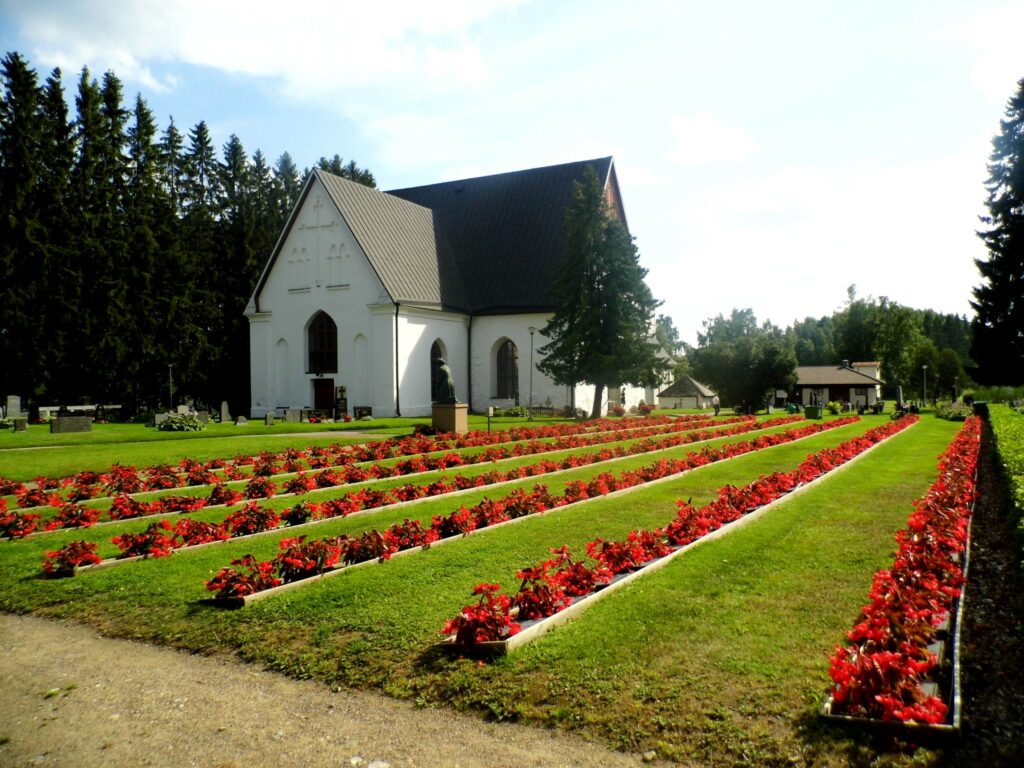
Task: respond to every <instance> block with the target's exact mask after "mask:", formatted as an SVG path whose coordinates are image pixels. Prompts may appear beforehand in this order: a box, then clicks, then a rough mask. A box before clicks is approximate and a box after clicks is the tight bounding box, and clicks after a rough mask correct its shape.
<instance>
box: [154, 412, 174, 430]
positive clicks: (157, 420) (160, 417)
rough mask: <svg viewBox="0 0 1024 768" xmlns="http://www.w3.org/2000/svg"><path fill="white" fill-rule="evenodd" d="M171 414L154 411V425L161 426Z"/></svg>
mask: <svg viewBox="0 0 1024 768" xmlns="http://www.w3.org/2000/svg"><path fill="white" fill-rule="evenodd" d="M170 415H171V414H169V413H154V414H153V426H154V427H159V426H160V424H161V423H163V422H165V421H167V419H168V418H169V417H170Z"/></svg>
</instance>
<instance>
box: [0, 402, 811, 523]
mask: <svg viewBox="0 0 1024 768" xmlns="http://www.w3.org/2000/svg"><path fill="white" fill-rule="evenodd" d="M795 418H796V417H782V418H779V419H771V420H768V421H764V422H760V423H758V422H756V421H754V420H752V419H745V420H742V421H741V422H740V423H739V424H734V425H733V426H731V427H727V428H725V429H717V430H702V431H699V432H693V431H690V432H682V431H681V430H680V431H677V432H674V433H673V434H671V435H668V436H666V437H664V438H662V439H661V440H655V439H653V438H648V439H646V440H642V441H640V442H637V443H633V444H631V445H625V446H618V447H617V448H616V449H615V450H614V451H602V452H600V453H599V454H593V455H591V456H580V457H570V458H568V459H566V460H565V461H563V462H562V463H561V464H556V463H555V462H540V463H539V464H537V465H534V467H532V468H531V467H527V468H524V469H521V470H518V472H519V473H518V474H516V473H515V472H511V473H506V474H505V475H504V476H502V473H489V474H490V475H493V476H494V477H493V478H491V479H486V478H487V476H485V479H484V480H478V478H472V479H467V480H466V481H465V482H460V481H461V480H462V478H457V479H456V482H455V485H454V486H452V487H447V488H446V487H445V484H444V483H443V482H441V483H434V484H430V485H425V486H404V487H403V488H400V489H395V490H394V491H392V493H393V494H395V495H396V498H394V499H393V500H392V501H389V502H382V503H381V504H377V505H376V506H381V505H382V504H384V503H395V502H397V501H408V500H409V499H412V498H420V497H423V496H436V495H439V494H441V493H448V492H450V491H452V490H460V489H461V488H464V487H473V486H481V485H488V484H490V483H496V482H504V481H505V480H509V479H514V478H517V477H520V478H521V477H528V476H532V475H538V474H544V473H547V472H555V471H558V470H560V469H567V468H570V467H574V466H582V465H583V464H588V463H593V462H594V461H606V460H608V459H611V458H617V457H622V456H630V455H637V454H641V453H647V452H652V451H658V450H664V449H667V448H671V447H674V446H679V445H686V444H688V443H693V442H699V441H701V440H709V439H713V438H716V437H727V436H731V435H737V434H742V433H743V432H749V431H753V430H755V429H767V428H769V427H774V426H779V425H782V424H787V423H791V422H792V421H793V420H794V419H795ZM672 426H673V427H675V429H676V430H679V427H677V426H676V425H672ZM646 432H647V430H622V431H620V432H618V433H616V437H615V438H613V439H616V440H629V439H636V438H637V437H638V436H642V435H643V434H645V433H646ZM608 439H609V438H608V437H603V436H592V437H587V436H570V437H563V438H558V439H556V440H555V441H553V442H550V443H542V442H538V441H531V442H528V443H517V444H516V445H514V446H513V447H511V448H509V447H505V446H499V447H494V448H489V449H487V450H486V451H484V452H482V453H477V454H471V455H463V454H457V453H448V454H443V455H441V456H415V457H413V458H411V459H408V460H406V461H401V462H399V463H397V464H394V465H391V466H386V465H382V464H374V465H372V466H370V467H361V466H356V465H350V466H347V467H340V468H338V469H324V470H320V471H317V472H315V473H310V474H307V473H304V472H300V473H298V475H296V476H295V477H293V478H291V479H290V480H288V481H286V482H285V483H284V484H283V487H281V488H280V489H279V486H278V485H277V484H275V483H274V481H273V480H271V479H269V478H267V477H262V476H258V477H253V478H252V479H250V480H249V482H248V483H246V486H245V489H244V491H236V490H233V489H231V488H228V487H227V486H226V485H223V484H218V485H215V486H214V487H213V488H212V489H211V490H210V494H209V496H208V497H207V498H205V499H203V498H201V497H199V496H164V497H162V498H159V499H156V500H154V501H151V502H144V501H140V500H137V499H133V498H131V496H129V495H127V494H123V493H119V494H118V495H117V496H115V497H114V501H113V503H112V504H111V507H110V509H109V510H108V511H107V518H108V520H110V521H116V520H128V519H131V518H137V517H148V516H152V515H162V514H169V513H176V512H194V511H195V510H197V509H202V508H204V507H207V506H214V505H222V504H226V505H230V504H234V503H236V502H238V501H241V500H242V499H266V498H271V497H273V496H276V495H278V494H279V490H280V493H291V494H303V493H307V492H309V491H312V490H321V489H326V488H335V487H338V486H341V485H348V484H351V483H360V482H365V481H367V480H376V479H383V478H388V477H400V476H404V475H411V474H418V473H421V472H431V471H435V470H440V469H448V468H450V467H458V466H469V465H473V464H482V463H486V462H494V461H500V460H503V459H508V458H514V457H519V456H529V455H533V454H539V453H549V452H555V451H564V450H569V449H572V448H584V447H589V446H592V445H600V444H601V443H603V442H607V441H608ZM595 457H597V458H595ZM410 489H411V490H410ZM51 501H52V502H53V504H54V506H55V507H56V509H57V514H56V515H55V516H54V517H52V518H50V519H49V520H47V521H46V523H45V524H44V525H43V528H42V529H43V530H45V531H52V530H58V529H63V528H88V527H90V526H92V525H95V524H96V523H97V522H99V521H100V519H101V516H102V514H103V513H102V511H101V510H99V509H91V508H87V507H83V506H82V505H80V504H77V503H75V502H63V501H60V500H59V499H56V498H55V499H52V500H51ZM40 522H41V516H40V515H38V514H35V513H21V514H19V513H14V512H12V513H9V514H7V515H6V516H4V517H0V535H4V534H5V533H6V532H8V531H9V533H6V535H8V536H10V537H11V538H20V537H24V536H27V535H28V534H30V533H33V532H35V531H36V530H38V529H39V526H40Z"/></svg>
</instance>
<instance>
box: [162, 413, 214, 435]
mask: <svg viewBox="0 0 1024 768" xmlns="http://www.w3.org/2000/svg"><path fill="white" fill-rule="evenodd" d="M156 428H157V429H158V430H160V431H161V432H202V431H203V430H204V429H206V425H205V424H204V423H203V422H202V421H200V420H199V417H198V416H193V415H192V414H190V413H172V414H170V415H168V417H167V418H166V419H164V420H163V421H161V422H160V423H159V424H157V425H156Z"/></svg>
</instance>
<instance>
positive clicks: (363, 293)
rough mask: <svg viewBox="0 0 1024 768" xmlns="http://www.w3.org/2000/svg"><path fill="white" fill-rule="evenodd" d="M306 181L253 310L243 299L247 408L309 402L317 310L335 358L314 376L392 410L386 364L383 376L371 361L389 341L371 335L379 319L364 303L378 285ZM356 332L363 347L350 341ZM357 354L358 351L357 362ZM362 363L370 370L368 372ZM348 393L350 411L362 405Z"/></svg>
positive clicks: (376, 296) (327, 204)
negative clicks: (332, 333)
mask: <svg viewBox="0 0 1024 768" xmlns="http://www.w3.org/2000/svg"><path fill="white" fill-rule="evenodd" d="M312 184H313V186H312V187H311V189H310V190H309V194H308V195H307V197H306V199H305V202H304V204H303V206H302V208H301V209H300V210H299V211H298V212H297V214H296V217H295V220H294V222H293V224H292V227H291V229H290V230H289V231H288V235H287V237H286V238H285V240H284V242H283V243H282V247H281V251H280V253H279V254H278V257H277V260H276V262H275V263H274V265H273V268H272V269H271V272H270V274H269V275H268V276H267V280H266V283H265V284H264V286H263V290H262V293H261V295H260V307H259V309H260V313H259V315H256V314H255V313H254V312H253V311H252V310H254V309H255V308H254V307H251V306H250V311H249V319H250V326H249V329H250V343H251V346H252V349H253V350H254V352H253V355H252V362H251V366H252V409H251V413H252V415H253V416H254V417H259V416H262V415H263V414H265V413H267V412H268V411H273V410H275V409H281V408H309V407H312V406H313V383H312V381H313V379H314V378H316V373H317V372H316V371H310V370H309V365H308V362H309V357H308V343H307V335H306V333H307V328H308V325H309V322H310V320H311V319H312V318H313V316H314V315H315V314H316V313H317V312H318V311H323V312H326V313H327V314H328V315H329V316H330V318H331V319H332V320H333V321H334V323H335V324H336V326H337V329H338V361H337V372H328V371H321V372H320V373H321V374H322V376H321V377H322V378H325V379H332V380H333V385H334V387H340V386H345V387H346V388H348V389H349V390H352V389H353V388H356V389H359V388H361V389H362V390H364V392H365V393H366V394H367V395H368V396H370V397H372V398H373V405H374V412H375V413H376V412H377V408H378V407H379V408H380V409H381V412H382V413H384V414H386V415H389V416H390V415H393V412H394V395H393V385H391V384H389V382H391V381H393V378H394V377H393V371H392V373H391V375H390V376H388V374H387V366H386V363H385V364H384V365H380V364H379V361H378V360H376V357H377V356H379V354H380V352H381V351H386V349H389V348H390V342H389V341H388V339H390V337H391V334H390V333H388V335H387V336H385V337H384V339H382V340H381V339H377V338H375V333H377V332H379V330H380V329H379V328H378V326H379V325H380V324H379V323H377V322H375V320H374V315H373V314H372V313H371V311H370V309H369V307H368V305H371V304H376V303H379V302H381V301H388V298H387V295H386V292H385V291H384V287H383V285H382V284H381V282H380V280H379V279H378V278H377V276H376V274H375V273H374V271H373V269H372V268H371V267H370V264H369V262H368V261H367V259H366V257H365V255H364V254H363V252H362V249H361V248H360V247H359V244H358V243H357V242H356V239H355V237H354V236H353V235H352V232H351V230H350V229H349V228H348V225H347V224H346V223H345V222H344V220H343V219H342V218H341V214H339V213H338V211H337V208H335V207H334V204H333V203H332V202H331V200H330V198H329V196H328V195H327V192H326V190H324V188H323V186H322V184H320V182H319V181H316V180H314V181H313V182H312ZM384 330H385V331H390V328H387V329H384ZM360 338H362V339H365V340H366V344H365V346H362V347H361V345H362V342H361V341H360V342H358V343H357V339H360ZM281 342H284V343H283V344H281ZM360 348H362V350H363V351H362V352H360V351H358V350H360ZM358 355H362V356H363V358H364V359H363V360H361V361H358V362H359V363H360V365H357V359H356V358H357V356H358ZM392 361H393V358H392ZM363 363H365V364H368V366H369V370H370V371H371V372H372V373H371V375H370V376H369V378H368V379H367V375H366V370H367V369H366V368H365V367H364V365H363ZM282 369H284V370H282ZM382 373H383V374H384V375H385V379H384V380H383V381H380V380H378V377H379V376H380V375H381V374H382ZM359 394H363V392H360V393H359ZM378 398H383V399H381V400H378ZM348 399H349V408H350V412H351V408H352V406H354V405H363V404H366V403H355V402H354V401H353V399H352V395H351V394H350V395H349V398H348Z"/></svg>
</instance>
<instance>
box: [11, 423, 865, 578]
mask: <svg viewBox="0 0 1024 768" xmlns="http://www.w3.org/2000/svg"><path fill="white" fill-rule="evenodd" d="M877 423H881V422H880V421H878V420H871V419H862V420H861V421H860V422H858V423H855V424H850V425H847V426H844V427H837V428H834V429H831V430H827V431H826V432H824V433H822V434H821V435H816V436H812V437H809V438H805V439H802V440H799V441H797V442H796V443H795V444H794V445H793V446H792V447H793V448H794V449H795V450H796V451H797V452H798V453H797V455H799V456H801V457H802V456H804V455H806V453H807V452H810V451H812V450H817V448H814V447H813V446H818V447H819V448H820V447H822V446H825V445H835V444H837V443H838V442H841V441H842V440H846V439H849V438H850V437H852V436H854V435H858V434H862V433H863V432H865V431H867V430H868V429H870V428H871V426H872V425H874V424H877ZM799 426H801V423H797V424H793V425H788V426H781V427H774V428H771V429H768V430H764V431H761V432H758V433H757V434H773V433H777V432H784V431H788V430H791V429H794V428H796V427H799ZM750 439H753V436H751V435H749V434H744V435H735V436H732V437H726V438H718V439H715V440H710V441H707V442H703V443H700V444H691V445H684V446H679V447H676V448H672V449H669V450H666V451H659V452H657V453H655V454H640V455H637V456H627V457H624V458H619V459H612V460H610V461H606V462H600V463H597V464H592V465H589V466H584V467H578V468H575V469H573V470H568V471H564V472H560V473H558V474H557V475H555V476H553V477H545V476H544V475H540V476H536V477H531V478H524V479H522V480H518V481H515V482H511V483H508V484H506V485H501V486H497V487H487V486H484V487H482V488H478V489H474V490H472V491H469V492H466V493H460V494H459V495H457V496H454V497H450V496H448V495H441V496H437V497H433V498H430V499H425V500H423V501H420V502H418V503H415V504H402V505H399V506H395V507H389V508H384V509H381V510H379V511H377V510H370V511H368V512H366V513H361V514H357V515H355V516H353V517H348V518H335V519H331V520H328V521H324V522H321V523H318V524H316V525H313V526H309V527H306V528H298V529H292V528H285V529H282V530H280V531H278V532H276V533H273V534H265V535H263V536H260V537H257V538H256V539H247V540H242V541H238V542H226V543H224V544H218V545H216V546H214V547H210V549H214V550H217V551H221V552H225V551H227V552H234V551H235V550H236V549H237V548H238V547H243V548H245V547H248V549H246V550H245V551H246V553H248V552H249V551H253V552H255V551H256V550H262V549H264V548H265V547H261V546H260V545H257V544H256V543H255V542H256V541H266V540H272V541H273V542H277V541H279V540H280V539H281V538H283V537H290V536H298V535H307V536H309V537H311V538H323V537H326V536H333V535H338V534H340V533H362V532H363V531H367V530H370V529H373V528H376V529H378V530H383V529H384V528H386V527H387V526H389V525H392V524H393V523H397V522H402V521H403V520H405V519H407V518H409V519H414V520H421V521H423V523H424V525H427V524H429V522H430V519H431V517H432V516H433V515H447V514H449V513H451V512H453V511H455V510H457V509H458V508H459V507H460V506H466V507H469V506H472V505H474V504H476V503H478V502H479V501H481V500H483V499H485V498H498V497H501V496H505V495H508V494H509V493H511V492H512V491H513V490H515V489H519V488H521V489H524V490H529V489H532V488H533V487H534V486H535V485H536V484H538V483H541V484H545V485H547V486H548V487H549V488H550V489H551V491H552V492H553V493H558V492H560V491H561V489H562V488H564V486H565V483H566V482H568V481H570V480H582V481H584V482H587V481H590V480H591V479H593V478H594V477H596V476H597V475H599V474H602V473H605V472H609V473H621V472H624V471H627V470H633V469H637V468H639V467H643V466H647V465H649V464H651V463H653V462H655V461H658V460H659V459H661V458H678V457H682V456H686V455H687V454H689V453H691V452H694V451H699V450H701V449H702V448H703V447H705V446H709V447H721V446H724V445H731V444H735V443H738V442H744V441H747V440H750ZM799 446H803V447H799ZM783 447H786V446H778V447H776V448H773V449H769V450H780V449H781V448H783ZM599 450H601V448H586V449H584V448H581V449H575V450H574V451H569V452H568V453H578V454H583V453H592V452H597V451H599ZM538 460H539V459H538V458H537V457H522V458H519V459H516V460H513V461H511V462H509V463H504V462H503V463H502V464H501V465H500V468H501V469H503V470H505V471H508V470H509V469H511V468H514V467H518V466H526V465H529V464H533V463H535V462H536V461H538ZM768 461H772V459H768ZM493 468H494V465H491V464H480V465H474V466H470V467H463V468H452V469H449V470H443V471H439V472H437V473H429V475H426V474H425V475H421V476H418V477H417V478H415V480H414V479H412V478H410V479H402V478H388V479H385V480H378V481H368V482H366V483H362V484H359V485H354V486H338V487H337V488H332V489H327V490H324V491H319V492H315V493H311V494H304V495H302V496H288V497H284V498H278V499H262V500H258V503H259V504H260V506H261V507H266V508H268V509H274V510H277V511H279V512H280V511H283V510H285V509H288V508H290V507H292V506H294V505H295V504H298V503H300V502H302V501H311V502H316V503H322V502H324V501H327V500H329V499H334V498H338V497H340V496H344V495H346V494H347V493H350V492H352V491H354V490H356V489H357V488H373V489H377V490H387V489H389V488H394V487H396V486H400V485H405V484H407V483H409V482H417V484H419V483H423V484H428V483H430V482H434V481H435V480H439V479H448V478H452V477H454V476H455V475H459V474H462V475H465V476H474V475H476V474H483V473H485V472H488V471H491V469H493ZM767 471H770V470H767ZM182 490H184V489H182ZM239 508H240V506H238V505H236V506H233V507H230V508H224V507H215V508H212V509H200V510H197V511H196V512H190V513H188V516H189V517H191V518H193V519H195V520H201V521H204V522H220V521H222V520H224V518H225V517H227V516H228V515H229V514H231V512H233V511H235V510H237V509H239ZM180 516H181V515H178V514H172V515H169V516H164V517H167V518H168V519H170V520H171V521H172V522H173V521H174V520H176V519H178V518H179V517H180ZM157 519H159V516H152V517H141V518H133V519H131V520H125V521H122V522H118V523H107V524H104V525H101V526H98V527H94V528H72V529H60V530H57V531H53V532H50V533H47V534H44V535H40V536H34V537H31V538H29V539H25V540H22V541H15V542H0V548H2V547H4V546H5V545H6V546H10V547H14V548H18V549H19V550H24V551H25V552H26V553H27V552H28V548H29V547H30V545H34V548H35V550H37V551H35V552H33V553H32V554H24V555H22V559H23V560H25V561H31V558H32V557H35V560H36V563H37V567H38V563H40V562H42V558H43V555H44V553H45V552H46V551H50V550H54V549H57V548H59V547H61V546H63V545H64V544H66V543H67V542H69V541H76V540H84V541H95V542H98V543H99V544H100V548H99V554H100V556H101V557H104V558H107V557H116V556H117V555H118V554H119V550H118V549H117V547H116V546H114V545H113V544H112V543H111V539H112V538H113V537H114V536H118V535H120V534H122V533H139V532H141V531H143V530H145V529H146V528H147V527H149V526H150V525H152V524H153V522H154V521H155V520H157ZM273 546H274V547H276V544H274V545H273ZM3 551H4V550H3V549H0V552H3ZM276 551H277V550H276V549H274V550H273V551H272V552H271V553H270V554H268V555H267V557H272V556H273V554H274V553H275V552H276ZM18 554H19V555H21V554H22V552H19V553H18ZM186 554H188V552H187V551H183V552H178V553H176V554H175V555H173V557H175V558H178V557H182V556H183V555H186ZM236 556H237V555H236ZM230 559H231V558H228V559H226V560H224V562H223V563H222V564H223V565H227V564H228V562H229V561H230ZM25 564H27V563H25V562H22V563H20V564H19V565H17V566H12V567H18V568H20V567H23V566H24V565H25ZM5 570H6V569H5V567H4V563H2V562H0V580H2V579H3V578H4V573H5Z"/></svg>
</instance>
